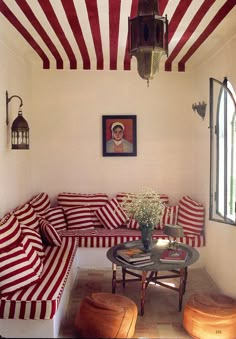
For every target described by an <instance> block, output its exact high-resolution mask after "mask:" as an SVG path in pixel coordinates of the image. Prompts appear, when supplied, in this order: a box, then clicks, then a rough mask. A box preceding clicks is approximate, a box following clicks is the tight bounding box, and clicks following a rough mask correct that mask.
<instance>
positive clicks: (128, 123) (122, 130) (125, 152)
mask: <svg viewBox="0 0 236 339" xmlns="http://www.w3.org/2000/svg"><path fill="white" fill-rule="evenodd" d="M102 149H103V156H104V157H117V156H120V157H124V156H126V157H127V156H129V157H134V156H136V155H137V121H136V115H103V116H102Z"/></svg>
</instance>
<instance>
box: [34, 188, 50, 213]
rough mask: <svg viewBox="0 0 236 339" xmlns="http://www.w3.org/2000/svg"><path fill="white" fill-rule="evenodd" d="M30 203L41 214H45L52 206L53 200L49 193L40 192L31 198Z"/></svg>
mask: <svg viewBox="0 0 236 339" xmlns="http://www.w3.org/2000/svg"><path fill="white" fill-rule="evenodd" d="M29 204H30V205H31V206H32V207H33V209H34V210H35V212H36V213H37V214H39V215H41V214H43V213H44V212H45V211H46V210H47V209H49V208H50V206H51V201H50V199H49V196H48V194H47V193H44V192H42V193H39V194H37V195H36V196H34V197H33V198H32V199H30V200H29Z"/></svg>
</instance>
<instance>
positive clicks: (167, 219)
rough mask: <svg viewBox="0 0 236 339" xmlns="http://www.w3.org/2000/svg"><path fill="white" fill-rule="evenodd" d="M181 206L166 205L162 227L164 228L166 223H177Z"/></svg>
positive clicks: (161, 222)
mask: <svg viewBox="0 0 236 339" xmlns="http://www.w3.org/2000/svg"><path fill="white" fill-rule="evenodd" d="M178 211H179V206H178V205H175V206H166V207H164V212H163V215H162V218H161V220H160V229H163V227H164V225H165V224H171V225H176V224H177V219H178Z"/></svg>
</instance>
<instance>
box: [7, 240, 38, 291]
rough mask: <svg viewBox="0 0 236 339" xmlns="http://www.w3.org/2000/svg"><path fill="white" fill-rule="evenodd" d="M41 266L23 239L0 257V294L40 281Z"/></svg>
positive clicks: (29, 245)
mask: <svg viewBox="0 0 236 339" xmlns="http://www.w3.org/2000/svg"><path fill="white" fill-rule="evenodd" d="M42 269H43V265H42V263H41V261H40V259H39V257H38V255H37V253H36V251H34V250H33V249H32V246H31V244H30V242H29V241H27V239H26V238H24V239H23V240H22V241H21V242H20V243H19V244H18V245H17V246H15V247H14V248H12V249H9V250H6V251H5V252H2V253H1V256H0V293H1V294H2V295H5V294H8V293H11V292H15V291H17V290H19V289H21V288H23V287H26V286H30V285H32V284H34V283H36V282H37V281H38V280H39V279H40V274H41V272H42Z"/></svg>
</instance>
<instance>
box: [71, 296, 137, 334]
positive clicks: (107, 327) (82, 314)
mask: <svg viewBox="0 0 236 339" xmlns="http://www.w3.org/2000/svg"><path fill="white" fill-rule="evenodd" d="M137 316H138V309H137V305H136V304H135V303H134V302H133V301H132V300H131V299H129V298H127V297H125V296H122V295H119V294H112V293H105V292H104V293H103V292H98V293H92V294H91V296H87V297H85V298H84V299H83V300H82V301H81V304H80V307H79V310H78V313H77V315H76V319H75V326H76V329H77V331H78V335H79V337H81V338H132V336H133V335H134V331H135V325H136V321H137Z"/></svg>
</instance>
